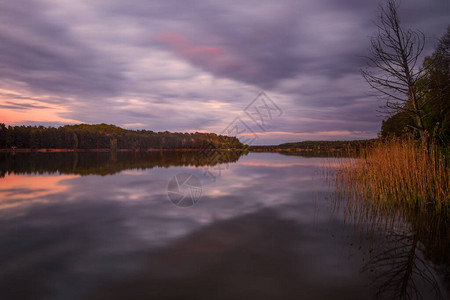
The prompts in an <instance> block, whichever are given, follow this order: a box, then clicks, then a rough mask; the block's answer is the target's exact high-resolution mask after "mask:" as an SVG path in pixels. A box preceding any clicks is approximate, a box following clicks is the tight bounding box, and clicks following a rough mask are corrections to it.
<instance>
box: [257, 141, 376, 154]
mask: <svg viewBox="0 0 450 300" xmlns="http://www.w3.org/2000/svg"><path fill="white" fill-rule="evenodd" d="M377 140H378V139H370V140H355V141H303V142H294V143H284V144H280V145H272V146H250V147H249V150H251V151H288V150H296V151H343V150H355V149H359V148H361V147H366V146H369V145H371V144H373V143H374V142H375V141H377Z"/></svg>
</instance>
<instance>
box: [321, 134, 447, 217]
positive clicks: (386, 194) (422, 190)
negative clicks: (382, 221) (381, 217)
mask: <svg viewBox="0 0 450 300" xmlns="http://www.w3.org/2000/svg"><path fill="white" fill-rule="evenodd" d="M446 150H447V154H445V153H444V151H445V149H442V148H437V147H436V146H431V147H430V149H429V150H428V151H425V150H423V149H422V148H421V147H420V146H419V145H418V144H417V143H416V142H415V141H414V140H412V139H395V138H394V139H390V140H387V141H383V142H382V141H380V142H378V143H376V144H374V145H373V146H371V147H367V148H363V149H361V150H360V152H359V155H358V156H357V157H356V158H337V159H335V160H333V161H332V162H331V163H330V165H329V168H328V170H329V174H331V175H334V176H332V178H333V181H334V186H335V188H336V193H337V194H338V195H340V197H343V196H344V197H346V198H347V199H348V200H349V201H358V202H361V201H363V202H366V204H368V203H370V206H376V208H377V209H383V208H384V209H386V208H392V207H398V206H400V205H401V206H404V205H406V206H407V207H409V208H413V209H420V210H422V209H426V210H428V209H433V210H437V211H440V212H441V213H442V212H444V214H447V213H448V211H450V209H449V208H450V192H449V179H450V178H449V157H448V155H449V154H448V149H446ZM355 204H356V202H355Z"/></svg>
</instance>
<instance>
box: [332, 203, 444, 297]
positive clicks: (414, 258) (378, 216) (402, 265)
mask: <svg viewBox="0 0 450 300" xmlns="http://www.w3.org/2000/svg"><path fill="white" fill-rule="evenodd" d="M336 201H337V204H339V203H344V205H343V206H342V207H338V210H341V211H343V212H344V220H345V221H346V222H347V223H349V224H352V226H354V227H355V228H357V229H358V230H359V231H363V232H365V233H366V236H367V237H368V238H369V239H370V244H369V245H370V250H369V251H368V253H367V260H366V263H365V264H364V266H363V268H362V271H363V272H364V273H367V274H368V275H369V276H370V277H371V278H372V285H373V286H374V287H375V288H376V290H377V293H376V295H377V298H379V299H447V297H446V296H448V289H449V287H450V252H449V249H450V226H449V224H448V220H449V219H448V216H446V215H445V212H443V211H436V210H433V209H429V210H419V209H415V208H412V207H402V206H396V207H390V208H386V207H378V206H376V205H373V204H371V203H370V202H365V201H363V200H358V201H356V200H353V199H349V200H348V201H347V202H343V198H342V195H338V196H337V198H336Z"/></svg>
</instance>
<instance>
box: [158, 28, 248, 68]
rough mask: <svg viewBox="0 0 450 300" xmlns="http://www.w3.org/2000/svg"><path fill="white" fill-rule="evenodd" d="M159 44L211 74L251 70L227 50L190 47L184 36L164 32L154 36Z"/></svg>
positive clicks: (199, 46) (209, 47)
mask: <svg viewBox="0 0 450 300" xmlns="http://www.w3.org/2000/svg"><path fill="white" fill-rule="evenodd" d="M156 40H158V41H159V42H160V43H161V44H163V45H165V46H167V47H168V48H170V50H172V51H173V52H174V53H176V54H177V55H179V56H181V57H183V58H185V59H186V60H188V61H189V62H191V63H192V64H194V65H196V66H199V67H201V68H203V69H205V70H207V71H210V72H212V73H219V74H220V73H225V72H227V73H228V72H246V73H249V72H250V71H251V68H250V67H249V66H248V64H245V63H243V62H242V61H241V60H240V59H238V58H236V57H234V56H233V55H232V54H231V53H229V52H228V51H227V50H225V49H223V48H219V47H214V46H206V45H198V46H197V45H192V44H191V43H190V42H189V41H188V40H187V39H186V38H185V37H184V36H182V35H180V34H178V33H174V32H165V33H161V34H159V35H157V36H156Z"/></svg>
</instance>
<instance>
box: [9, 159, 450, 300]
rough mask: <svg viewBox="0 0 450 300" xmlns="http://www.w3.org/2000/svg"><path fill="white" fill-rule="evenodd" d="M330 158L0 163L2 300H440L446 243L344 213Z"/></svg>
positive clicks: (398, 221) (400, 223)
mask: <svg viewBox="0 0 450 300" xmlns="http://www.w3.org/2000/svg"><path fill="white" fill-rule="evenodd" d="M330 161H332V158H327V157H313V156H311V155H310V157H304V156H300V155H286V154H280V153H248V154H236V153H231V152H222V153H220V154H219V157H211V156H209V155H205V154H201V153H198V152H175V151H173V152H149V153H140V152H137V153H135V152H118V153H17V154H14V155H13V154H8V153H0V176H1V178H0V299H7V300H10V299H64V300H70V299H376V298H383V299H393V298H412V299H416V298H417V299H436V298H439V297H442V299H448V298H447V297H448V296H449V294H448V287H449V278H450V276H449V269H448V265H447V263H448V255H449V254H448V250H449V248H448V245H449V239H448V235H447V236H445V235H444V236H440V237H439V239H438V240H432V241H430V240H427V239H426V238H424V237H423V236H422V235H420V234H417V233H416V232H415V229H414V228H415V226H414V222H413V221H411V219H408V218H407V217H405V216H403V215H399V216H392V217H389V216H384V215H381V214H380V215H378V216H377V218H365V217H364V216H365V213H364V211H361V210H359V211H358V210H353V211H352V209H351V207H350V208H349V207H348V205H346V203H347V202H346V201H345V200H339V199H337V198H336V195H335V193H334V188H333V185H332V182H330V180H328V178H327V175H326V174H327V172H326V170H327V166H328V165H329V163H330ZM375 219H376V220H375ZM439 226H441V224H438V227H439ZM442 226H445V225H442ZM438 230H440V229H438ZM445 232H448V230H447V231H445Z"/></svg>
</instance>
